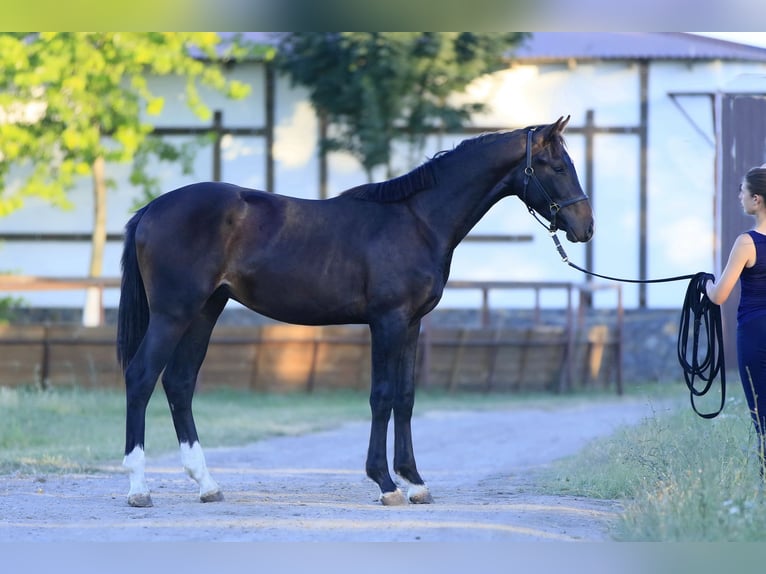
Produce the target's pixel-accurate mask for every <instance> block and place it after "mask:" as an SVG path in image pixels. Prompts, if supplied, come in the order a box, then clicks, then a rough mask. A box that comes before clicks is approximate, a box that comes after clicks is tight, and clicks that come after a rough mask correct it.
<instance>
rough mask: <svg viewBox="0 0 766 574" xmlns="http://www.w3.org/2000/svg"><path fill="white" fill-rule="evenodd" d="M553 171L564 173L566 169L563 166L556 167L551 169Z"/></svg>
mask: <svg viewBox="0 0 766 574" xmlns="http://www.w3.org/2000/svg"><path fill="white" fill-rule="evenodd" d="M553 171H555V172H557V173H564V172H565V171H566V168H565V167H564V166H563V165H557V166H555V167H554V168H553Z"/></svg>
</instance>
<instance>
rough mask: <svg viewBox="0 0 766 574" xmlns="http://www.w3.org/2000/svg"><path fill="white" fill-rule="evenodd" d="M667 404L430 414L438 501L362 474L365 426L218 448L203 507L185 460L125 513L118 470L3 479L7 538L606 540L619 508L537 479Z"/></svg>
mask: <svg viewBox="0 0 766 574" xmlns="http://www.w3.org/2000/svg"><path fill="white" fill-rule="evenodd" d="M656 410H657V407H656V405H650V404H649V403H648V402H646V401H640V400H636V399H617V398H615V399H614V400H613V401H609V402H607V403H604V402H598V403H593V404H582V405H579V406H566V407H560V406H556V407H553V406H552V407H551V408H521V409H514V410H509V411H502V412H433V413H428V414H424V415H421V416H418V417H416V418H414V419H413V434H414V440H415V452H416V455H417V457H418V466H419V469H420V471H421V474H422V475H423V476H424V477H425V479H426V481H427V483H428V485H429V487H430V489H431V493H432V494H433V497H434V504H431V505H410V506H405V507H383V506H381V505H380V504H379V503H378V502H377V496H378V492H377V487H376V486H375V484H374V483H372V482H371V481H370V480H368V479H367V478H366V477H365V476H364V458H365V453H366V448H367V438H368V431H369V426H368V423H366V422H362V423H349V424H345V425H343V426H341V427H339V428H337V429H334V430H331V431H326V432H319V433H315V434H310V435H306V436H300V437H279V438H272V439H268V440H264V441H261V442H258V443H255V444H251V445H247V446H243V447H239V448H219V449H208V450H207V451H206V454H207V461H208V466H209V467H210V468H211V472H212V474H213V477H214V478H215V479H216V480H217V481H218V482H219V484H220V485H221V487H222V489H223V491H224V495H225V500H224V501H223V502H219V503H210V504H202V503H200V502H198V499H197V497H196V493H197V490H196V485H195V484H194V483H193V482H192V481H191V479H189V478H187V476H186V475H185V474H184V473H183V471H182V470H181V468H180V463H179V459H178V456H177V455H173V456H167V457H161V458H152V457H151V456H149V458H148V461H147V479H148V482H149V486H150V488H151V490H152V498H153V500H154V505H155V506H154V507H153V508H131V507H129V506H128V505H127V502H126V493H127V489H128V479H127V475H126V474H124V473H123V472H122V471H121V469H120V468H119V467H118V466H115V467H107V468H104V469H102V472H99V473H96V474H89V475H74V474H66V475H49V476H45V477H41V476H37V477H32V476H8V475H6V476H0V541H5V542H22V541H30V542H38V541H45V542H48V541H58V542H70V541H88V542H90V541H113V542H119V541H144V540H151V541H194V540H199V541H208V542H209V541H323V542H336V541H359V542H376V541H440V542H444V541H461V542H465V541H484V540H490V541H543V540H545V541H547V540H551V541H604V540H608V539H609V535H608V527H609V523H610V521H612V520H614V519H615V517H616V516H617V515H618V513H619V512H620V505H619V503H618V502H615V501H609V500H592V499H583V498H577V497H570V496H545V495H541V494H539V491H538V490H537V489H536V488H535V475H536V472H537V471H539V470H540V469H541V468H543V467H545V466H546V465H548V464H550V463H551V462H553V461H555V460H556V459H559V458H561V457H565V456H568V455H571V454H574V453H576V452H577V451H578V450H580V449H581V448H583V446H585V445H586V444H587V443H588V442H589V441H591V440H593V439H595V438H597V437H601V436H605V435H609V434H610V433H612V432H613V431H614V430H615V429H616V428H617V427H619V426H621V425H626V424H635V423H637V422H639V421H640V420H642V419H643V418H645V417H647V416H651V415H652V412H654V411H656ZM390 442H391V441H390V440H389V443H390ZM149 455H151V453H149Z"/></svg>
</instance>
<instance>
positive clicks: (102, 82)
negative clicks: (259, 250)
mask: <svg viewBox="0 0 766 574" xmlns="http://www.w3.org/2000/svg"><path fill="white" fill-rule="evenodd" d="M220 44H221V38H220V37H219V36H218V35H217V34H215V33H178V32H162V33H160V32H156V33H145V32H119V33H118V32H94V33H90V32H89V33H86V32H49V33H35V34H30V33H18V32H14V33H2V34H0V216H3V215H6V214H8V213H10V212H12V211H14V210H16V209H18V208H20V207H21V206H22V205H23V203H24V199H25V198H27V197H32V196H36V197H40V198H42V199H44V200H46V201H48V202H50V203H52V204H54V205H57V206H59V207H63V208H66V207H69V206H70V202H69V200H68V198H67V195H66V192H67V190H69V189H70V188H71V187H72V185H73V183H74V181H75V179H76V178H77V177H80V176H87V175H89V174H90V173H91V166H92V165H93V162H94V161H95V160H96V158H99V157H103V158H104V159H106V161H107V162H130V161H132V160H133V158H134V157H139V158H141V157H145V156H146V154H148V153H151V152H152V151H154V150H156V149H157V144H156V143H153V138H148V135H149V134H150V132H151V131H152V125H151V123H150V121H149V118H151V117H152V116H156V115H158V114H159V113H160V112H161V111H162V109H163V107H164V105H165V102H164V101H163V99H162V98H161V97H158V96H156V95H155V94H153V93H152V92H151V90H150V89H149V86H148V82H147V77H148V76H166V75H175V76H179V77H182V78H185V80H186V98H187V102H188V105H189V107H190V108H191V109H192V110H193V111H194V112H195V114H197V115H198V116H199V117H200V118H203V119H204V118H207V117H210V115H211V111H210V110H209V109H208V108H207V107H206V106H205V104H204V102H202V100H201V98H200V96H199V91H198V88H199V85H200V84H202V85H206V86H210V87H212V88H213V89H215V90H219V91H221V92H224V93H226V94H227V95H228V96H230V97H233V98H241V97H244V96H245V95H247V93H248V87H247V86H245V85H244V84H242V83H240V82H236V81H228V80H227V79H226V76H225V74H224V73H223V69H222V61H221V60H222V58H223V59H236V58H238V57H241V56H242V55H243V54H244V47H243V46H240V45H239V44H238V43H237V42H236V41H232V42H229V43H228V44H227V52H225V53H224V54H223V55H222V54H221V53H219V52H220ZM192 51H194V54H195V55H193V54H192ZM197 56H198V57H197ZM144 166H145V164H144ZM142 167H143V166H141V165H139V166H138V167H137V168H136V170H138V171H139V172H140V171H141V169H142ZM12 168H15V169H16V170H17V171H14V175H15V176H18V175H19V174H24V177H23V178H22V183H16V182H15V178H11V177H9V175H10V173H11V169H12ZM143 177H144V178H145V179H147V180H148V179H149V178H148V176H146V174H145V172H143ZM137 179H138V180H139V181H141V176H137Z"/></svg>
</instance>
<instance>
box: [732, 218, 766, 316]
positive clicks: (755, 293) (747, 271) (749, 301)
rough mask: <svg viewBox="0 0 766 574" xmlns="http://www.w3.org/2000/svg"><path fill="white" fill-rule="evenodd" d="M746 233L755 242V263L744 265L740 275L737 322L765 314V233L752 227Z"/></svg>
mask: <svg viewBox="0 0 766 574" xmlns="http://www.w3.org/2000/svg"><path fill="white" fill-rule="evenodd" d="M747 233H748V235H750V237H752V239H753V243H755V265H753V266H752V267H745V268H744V269H743V270H742V274H741V275H740V279H739V285H740V288H741V291H740V297H739V309H737V322H738V323H740V324H742V323H746V322H747V321H751V320H752V319H756V318H758V317H764V316H766V235H762V234H760V233H758V232H757V231H753V230H752V229H751V230H750V231H748V232H747Z"/></svg>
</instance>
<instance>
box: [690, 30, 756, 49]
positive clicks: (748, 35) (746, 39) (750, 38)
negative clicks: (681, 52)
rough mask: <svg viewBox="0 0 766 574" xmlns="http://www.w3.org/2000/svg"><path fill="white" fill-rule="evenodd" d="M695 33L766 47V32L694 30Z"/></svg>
mask: <svg viewBox="0 0 766 574" xmlns="http://www.w3.org/2000/svg"><path fill="white" fill-rule="evenodd" d="M694 33H695V34H703V35H705V36H712V37H714V38H719V39H721V40H728V41H729V42H737V43H739V44H749V45H751V46H758V47H759V48H766V32H694Z"/></svg>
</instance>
